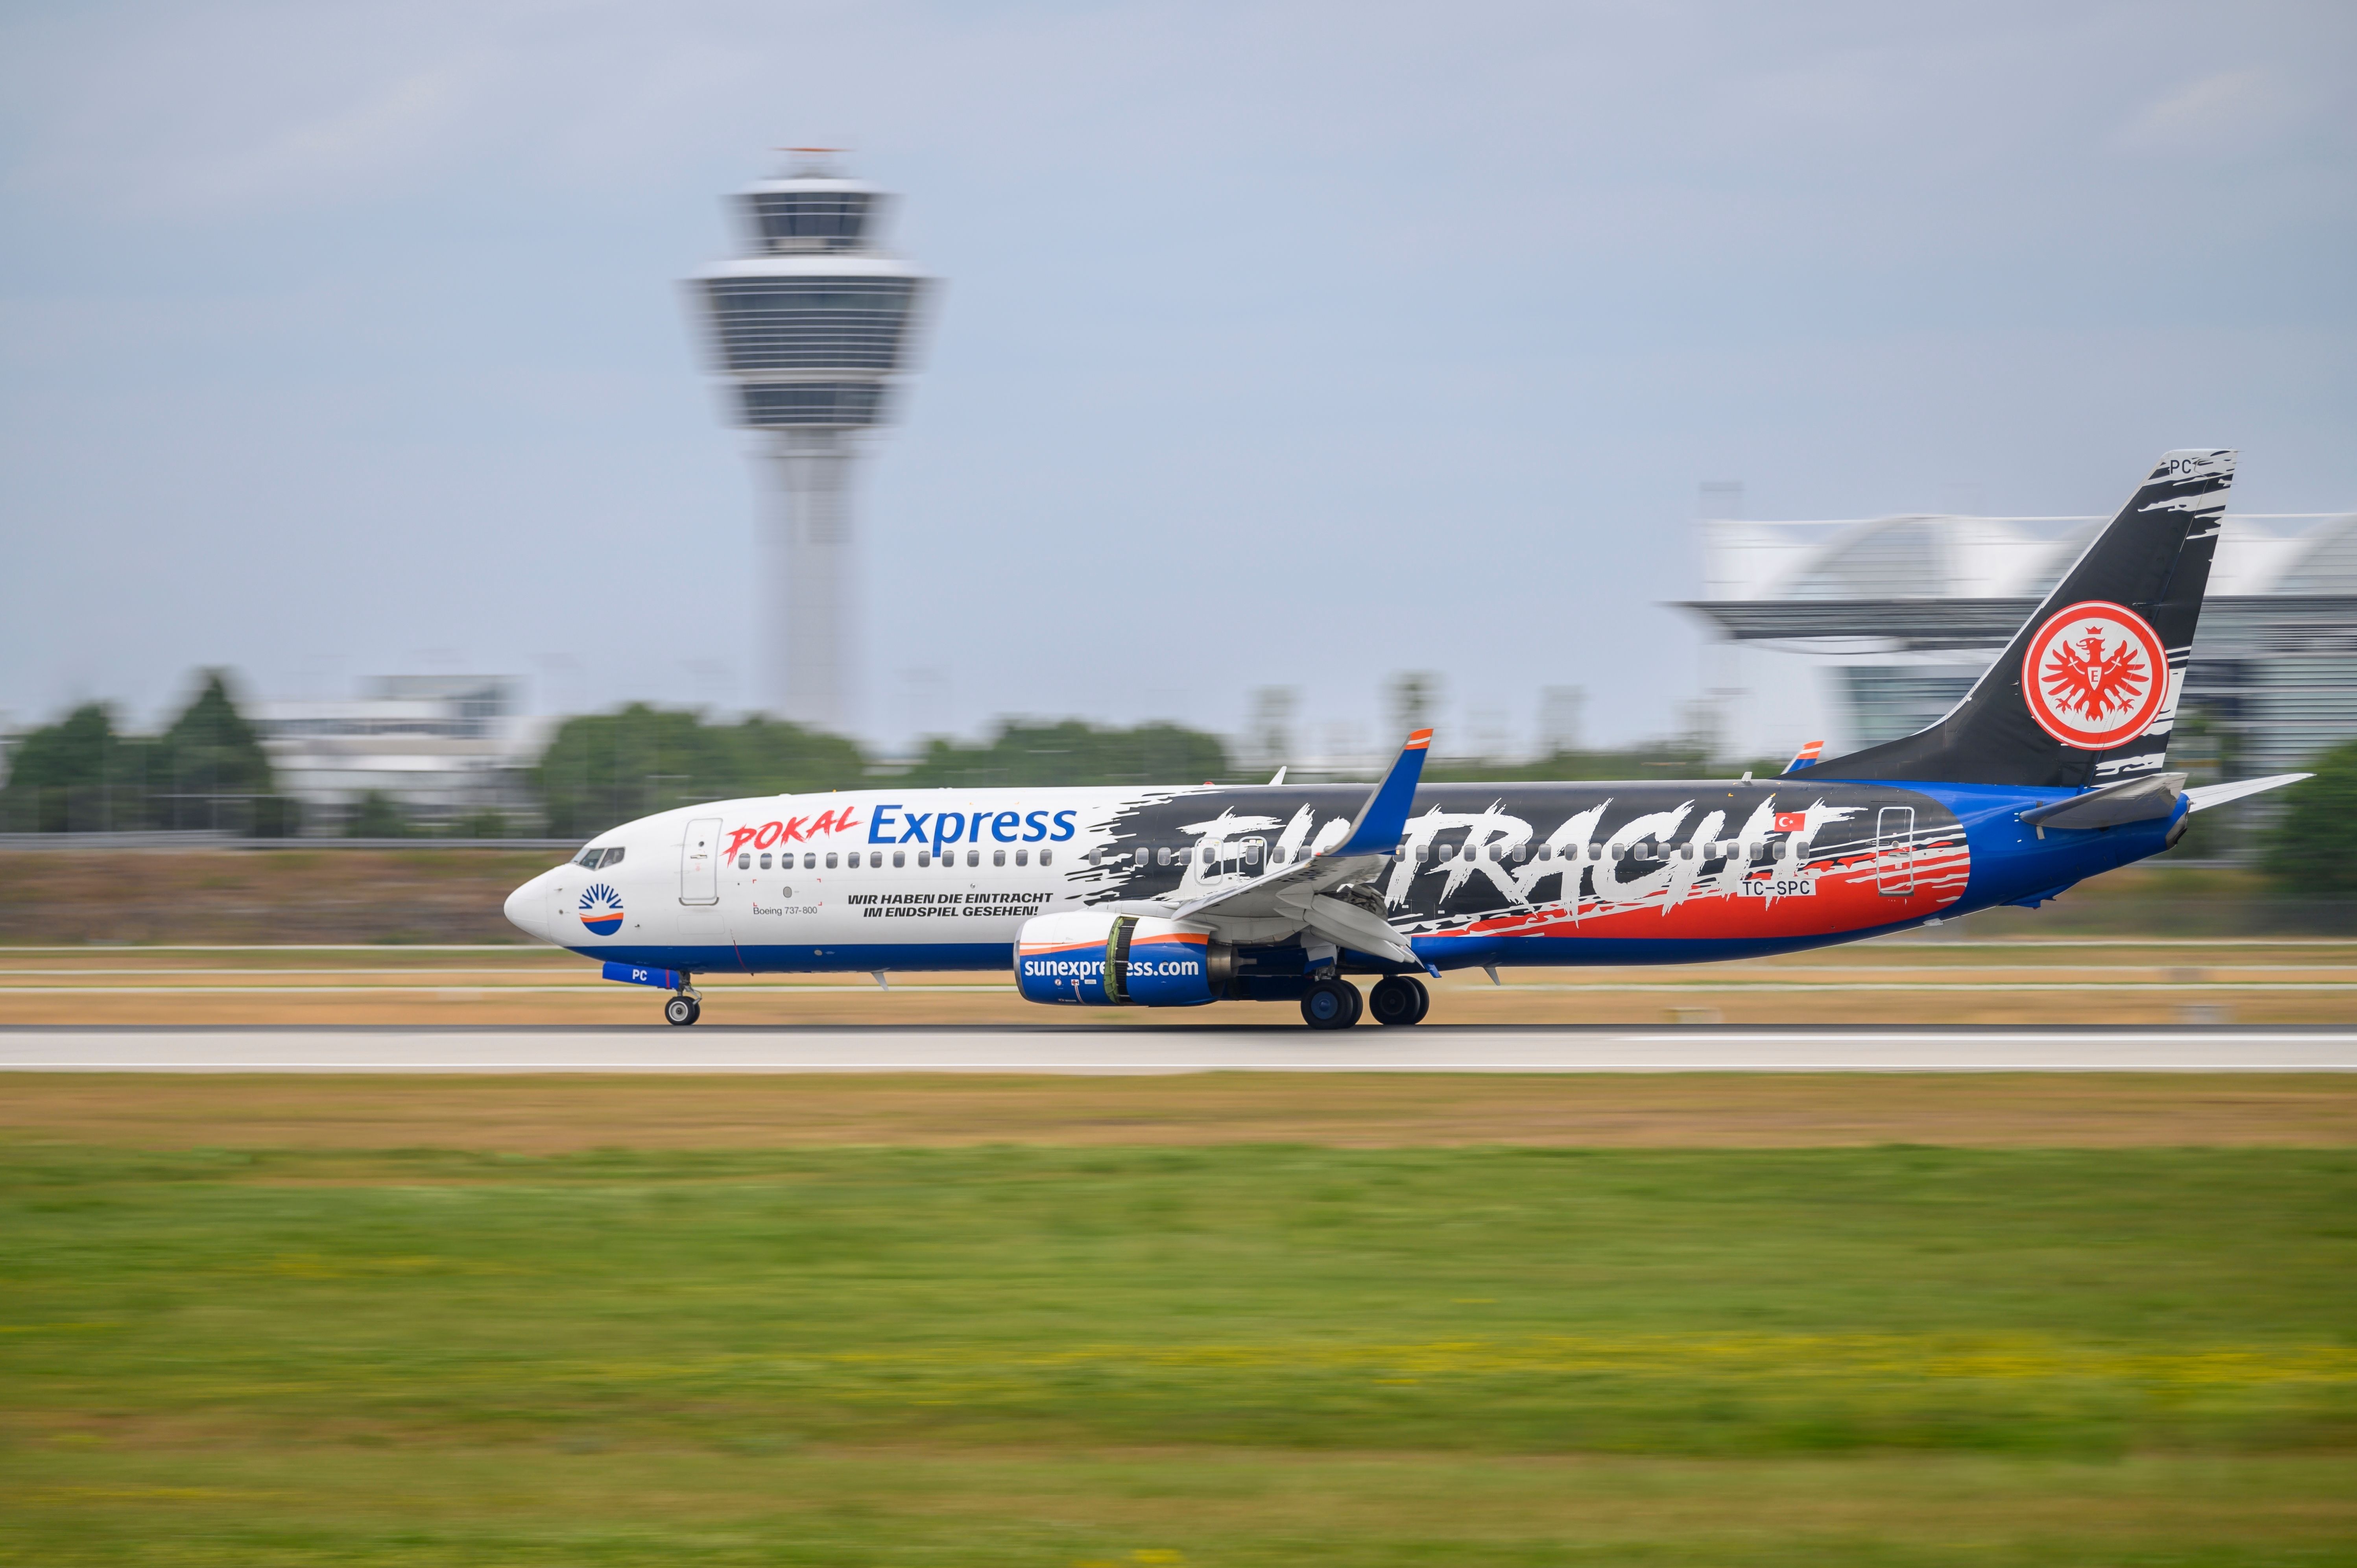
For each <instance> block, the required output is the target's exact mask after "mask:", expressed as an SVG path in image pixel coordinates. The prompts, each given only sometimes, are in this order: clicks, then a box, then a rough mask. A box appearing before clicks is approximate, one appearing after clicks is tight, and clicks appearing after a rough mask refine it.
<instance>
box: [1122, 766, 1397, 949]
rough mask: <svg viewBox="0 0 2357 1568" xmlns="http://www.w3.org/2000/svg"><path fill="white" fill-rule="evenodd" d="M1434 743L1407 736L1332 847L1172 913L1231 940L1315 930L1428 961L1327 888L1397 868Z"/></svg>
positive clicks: (1344, 942)
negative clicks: (1346, 833) (1393, 862)
mask: <svg viewBox="0 0 2357 1568" xmlns="http://www.w3.org/2000/svg"><path fill="white" fill-rule="evenodd" d="M1431 745H1432V732H1431V731H1430V730H1428V729H1420V730H1417V731H1416V732H1415V734H1414V735H1411V736H1408V737H1407V744H1406V745H1405V746H1403V747H1401V748H1400V754H1399V759H1398V760H1397V761H1395V762H1394V763H1393V764H1392V767H1391V771H1390V772H1388V773H1386V774H1384V775H1383V782H1382V783H1380V784H1378V785H1376V786H1375V787H1374V789H1373V790H1372V792H1371V793H1369V795H1368V796H1367V803H1366V804H1365V805H1364V806H1362V807H1361V808H1360V810H1359V814H1358V816H1357V818H1356V819H1355V820H1354V821H1353V822H1351V832H1350V834H1349V836H1348V837H1346V838H1344V839H1343V841H1342V842H1341V843H1339V844H1336V845H1335V846H1334V847H1333V848H1332V849H1329V850H1328V851H1326V852H1325V853H1324V854H1314V855H1311V856H1309V857H1308V859H1306V860H1297V861H1295V862H1294V863H1293V864H1292V865H1288V866H1286V867H1284V868H1283V869H1281V870H1273V871H1271V872H1270V873H1269V874H1268V875H1265V876H1262V877H1258V878H1255V879H1254V880H1253V881H1251V882H1246V883H1243V884H1241V885H1239V886H1234V887H1229V888H1223V889H1222V890H1221V891H1220V892H1217V893H1212V894H1209V895H1207V896H1205V897H1201V898H1198V899H1196V900H1195V901H1194V902H1192V903H1190V904H1183V905H1180V906H1179V908H1176V909H1173V910H1171V911H1170V913H1169V918H1172V919H1176V920H1185V921H1188V922H1189V923H1190V924H1196V925H1205V926H1209V927H1211V929H1213V930H1214V931H1215V932H1219V933H1220V934H1221V935H1222V937H1224V938H1225V939H1226V940H1235V941H1248V942H1269V941H1282V940H1285V939H1286V938H1287V937H1290V936H1293V935H1295V934H1296V933H1297V932H1301V931H1308V932H1309V933H1311V934H1312V935H1315V936H1318V937H1321V938H1323V939H1325V940H1328V941H1330V942H1332V943H1333V944H1334V945H1335V946H1337V947H1347V948H1350V949H1351V950H1354V951H1358V952H1363V953H1372V954H1374V955H1375V956H1377V957H1380V958H1388V959H1391V960H1393V961H1395V962H1399V963H1419V962H1421V960H1419V959H1418V958H1417V957H1416V956H1415V949H1414V948H1412V947H1410V946H1408V944H1407V940H1406V939H1405V938H1404V937H1402V936H1400V935H1399V934H1398V933H1397V932H1396V931H1394V930H1393V929H1392V928H1391V925H1390V923H1389V922H1388V921H1386V920H1384V919H1383V917H1381V916H1380V915H1376V914H1372V913H1371V912H1369V911H1368V910H1365V909H1362V908H1359V907H1358V906H1357V905H1355V904H1351V903H1347V902H1345V901H1344V900H1342V899H1340V898H1333V897H1328V896H1327V890H1328V889H1329V888H1332V887H1339V886H1341V885H1342V884H1343V883H1345V882H1351V881H1356V880H1358V879H1359V878H1361V877H1364V876H1371V875H1373V874H1374V873H1375V872H1376V871H1378V870H1380V869H1381V868H1383V867H1384V866H1387V865H1390V864H1391V859H1392V856H1393V854H1394V853H1396V852H1397V851H1398V849H1399V846H1400V839H1401V836H1402V834H1403V833H1405V832H1406V829H1407V813H1408V806H1409V803H1410V802H1411V801H1413V800H1415V786H1416V781H1417V780H1418V779H1421V778H1422V777H1423V776H1424V757H1425V753H1426V750H1427V749H1429V748H1430V746H1431Z"/></svg>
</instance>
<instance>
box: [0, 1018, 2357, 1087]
mask: <svg viewBox="0 0 2357 1568" xmlns="http://www.w3.org/2000/svg"><path fill="white" fill-rule="evenodd" d="M0 1070H6V1071H17V1072H350V1073H427V1072H446V1073H447V1072H457V1073H477V1072H503V1073H533V1072H721V1073H737V1072H744V1073H821V1072H833V1073H841V1072H975V1073H1058V1074H1082V1075H1087V1074H1124V1073H1135V1074H1158V1073H1191V1072H1481V1073H1515V1072H1528V1073H1576V1072H2350V1071H2357V1031H2350V1030H2345V1029H2312V1030H2311V1029H2298V1028H2282V1029H2225V1028H2218V1029H2044V1030H2035V1029H2002V1028H1999V1029H1948V1030H1910V1029H1890V1028H1872V1027H1867V1028H1857V1029H1757V1028H1743V1029H1737V1028H1699V1029H1698V1028H1667V1029H1642V1028H1595V1029H1564V1028H1554V1027H1543V1026H1534V1027H1523V1028H1433V1027H1417V1028H1409V1029H1397V1030H1393V1029H1383V1028H1378V1027H1374V1026H1365V1025H1362V1026H1360V1027H1358V1028H1355V1029H1351V1030H1347V1031H1341V1032H1337V1033H1333V1034H1316V1033H1312V1032H1311V1031H1309V1030H1308V1029H1304V1028H1300V1027H1297V1026H1296V1027H1290V1028H1273V1029H1271V1028H1232V1027H1222V1026H1202V1025H1193V1026H1189V1025H1159V1024H1154V1025H1139V1026H1125V1027H1113V1028H1095V1027H1089V1026H1052V1025H1051V1026H1044V1027H1010V1028H953V1027H944V1028H896V1027H866V1028H840V1027H828V1028H800V1029H786V1028H777V1029H772V1028H748V1027H737V1028H730V1027H725V1026H709V1025H705V1026H694V1027H690V1028H684V1029H674V1028H671V1027H668V1026H663V1025H660V1024H657V1025H652V1026H642V1027H641V1026H626V1027H612V1028H511V1029H496V1028H468V1027H450V1028H425V1029H420V1028H343V1029H334V1028H303V1027H296V1028H219V1029H175V1028H150V1029H140V1028H112V1027H93V1028H46V1027H16V1028H0Z"/></svg>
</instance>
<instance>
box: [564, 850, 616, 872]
mask: <svg viewBox="0 0 2357 1568" xmlns="http://www.w3.org/2000/svg"><path fill="white" fill-rule="evenodd" d="M573 864H574V865H577V866H580V867H581V868H582V869H583V870H585V871H596V870H597V869H599V868H600V867H603V866H608V865H621V864H622V851H621V847H620V846H619V844H618V845H616V846H614V847H612V848H610V849H609V848H608V847H607V846H605V845H604V844H593V845H591V846H590V847H589V848H587V849H585V850H583V851H582V852H581V853H580V854H576V855H575V856H574V857H573Z"/></svg>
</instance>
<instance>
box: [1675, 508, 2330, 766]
mask: <svg viewBox="0 0 2357 1568" xmlns="http://www.w3.org/2000/svg"><path fill="white" fill-rule="evenodd" d="M2106 521H2109V520H2108V519H2105V518H2094V517H1939V516H1910V517H1884V518H1874V519H1868V520H1864V521H1824V522H1743V521H1706V522H1705V523H1704V524H1703V525H1702V528H1703V557H1704V581H1705V586H1704V595H1703V597H1701V598H1700V599H1696V600H1691V601H1688V602H1686V603H1684V605H1682V606H1681V607H1682V608H1684V609H1686V610H1688V611H1691V612H1692V613H1694V614H1695V615H1696V616H1698V617H1700V618H1702V619H1703V620H1704V621H1705V622H1706V624H1707V625H1708V626H1709V628H1711V630H1712V632H1713V634H1714V635H1715V636H1716V638H1717V639H1718V641H1719V645H1720V646H1719V650H1718V652H1717V669H1716V671H1715V672H1714V675H1713V678H1712V686H1713V691H1712V698H1713V703H1714V707H1715V709H1716V711H1717V715H1718V723H1719V726H1720V732H1721V733H1720V736H1719V737H1718V739H1719V746H1720V749H1722V750H1723V751H1726V752H1727V753H1728V754H1730V755H1737V756H1760V755H1772V754H1774V753H1775V752H1777V751H1778V750H1779V749H1789V747H1790V746H1791V745H1792V742H1793V740H1794V738H1795V736H1798V737H1799V738H1802V739H1808V738H1819V737H1821V738H1823V739H1824V741H1825V742H1826V753H1827V755H1829V756H1830V755H1834V754H1835V753H1836V752H1839V751H1848V750H1853V749H1856V748H1857V747H1859V746H1872V745H1875V744H1877V743H1878V742H1881V741H1885V740H1890V739H1894V738H1896V737H1898V736H1902V735H1909V734H1911V733H1913V732H1914V731H1916V730H1919V729H1921V728H1922V727H1923V726H1924V725H1929V724H1931V723H1932V722H1933V721H1935V720H1937V719H1938V718H1939V717H1940V716H1941V715H1942V714H1945V713H1946V712H1947V711H1948V710H1949V709H1950V708H1951V707H1953V705H1954V704H1955V703H1956V702H1957V700H1958V699H1960V698H1961V697H1963V696H1964V693H1965V691H1966V690H1967V689H1968V688H1969V687H1970V686H1971V685H1972V683H1973V682H1974V681H1975V680H1976V679H1978V678H1979V676H1980V674H1981V672H1982V671H1984V670H1986V668H1987V667H1988V665H1989V662H1990V660H1993V659H1995V658H1996V655H1997V654H1998V653H1999V652H2000V651H2002V650H2003V648H2004V646H2005V644H2006V643H2007V641H2009V640H2010V639H2012V636H2013V634H2014V632H2015V631H2016V630H2018V628H2020V626H2021V624H2022V622H2024V621H2026V620H2028V619H2029V616H2030V613H2031V612H2032V611H2033V610H2035V609H2036V608H2037V607H2038V605H2039V603H2040V601H2041V600H2042V599H2043V598H2044V597H2045V596H2046V595H2047V593H2048V592H2049V591H2050V590H2051V589H2052V587H2053V585H2055V584H2056V583H2057V582H2059V581H2060V580H2061V576H2062V574H2063V572H2064V571H2065V570H2067V569H2068V568H2069V566H2070V565H2071V564H2072V562H2073V561H2075V560H2077V559H2078V557H2079V554H2080V553H2081V552H2082V551H2083V550H2084V549H2085V548H2086V546H2087V543H2088V542H2089V541H2090V540H2091V539H2093V537H2094V535H2095V533H2096V532H2097V531H2098V530H2100V529H2101V528H2102V527H2103V526H2104V523H2105V522H2106ZM2184 708H2185V710H2186V712H2187V714H2189V717H2190V723H2189V724H2188V725H2187V726H2186V730H2185V732H2184V733H2185V735H2186V738H2187V739H2188V740H2190V741H2193V742H2194V745H2193V746H2188V747H2186V748H2185V750H2186V751H2187V752H2188V754H2189V755H2188V756H2187V757H2186V758H2185V759H2186V760H2189V761H2195V760H2199V758H2198V757H2196V756H2194V755H2192V754H2194V753H2201V754H2203V755H2205V756H2206V757H2209V758H2212V759H2214V761H2215V762H2216V763H2217V764H2218V765H2219V766H2222V767H2223V768H2229V769H2231V770H2232V771H2233V772H2234V773H2236V774H2238V775H2256V774H2266V773H2281V772H2288V771H2291V770H2293V769H2296V768H2299V767H2301V766H2302V765H2304V764H2305V763H2307V762H2308V761H2309V759H2310V758H2311V757H2314V756H2315V755H2316V754H2317V753H2318V752H2319V751H2321V750H2323V749H2325V748H2327V747H2330V746H2335V745H2338V744H2339V743H2341V742H2342V741H2346V740H2350V739H2352V738H2357V512H2352V513H2342V514H2338V515H2333V514H2321V513H2318V514H2309V513H2302V514H2297V515H2291V514H2276V515H2248V514H2246V515H2239V516H2237V515H2231V514H2230V515H2229V516H2228V517H2227V519H2226V521H2225V531H2224V532H2223V533H2222V535H2221V536H2220V538H2219V541H2218V554H2217V559H2216V562H2215V564H2214V565H2213V567H2212V571H2211V575H2210V592H2209V597H2208V600H2207V602H2206V603H2205V605H2204V606H2203V608H2202V612H2201V631H2200V634H2199V635H2198V636H2197V637H2196V639H2195V640H2194V645H2193V663H2192V668H2191V670H2190V671H2189V672H2188V674H2187V677H2186V687H2185V695H2184ZM1803 730H1806V731H1807V732H1808V733H1807V734H1806V735H1801V734H1800V733H1799V732H1801V731H1803ZM2176 760H2177V757H2175V756H2172V762H2174V761H2176Z"/></svg>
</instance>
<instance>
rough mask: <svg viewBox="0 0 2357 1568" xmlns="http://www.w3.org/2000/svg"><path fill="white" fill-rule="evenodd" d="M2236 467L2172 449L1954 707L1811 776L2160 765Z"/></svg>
mask: <svg viewBox="0 0 2357 1568" xmlns="http://www.w3.org/2000/svg"><path fill="white" fill-rule="evenodd" d="M2233 478H2234V454H2233V453H2232V452H2226V451H2213V450H2198V451H2186V452H2171V453H2169V455H2168V456H2165V457H2163V458H2162V459H2161V460H2160V463H2159V465H2158V467H2155V468H2154V469H2153V471H2152V473H2151V475H2150V477H2149V478H2147V479H2146V480H2145V482H2144V484H2143V486H2142V487H2141V488H2140V489H2137V491H2136V495H2135V496H2134V497H2133V498H2131V499H2129V501H2128V504H2127V505H2126V507H2124V508H2122V509H2121V510H2120V514H2119V515H2118V516H2117V517H2115V518H2114V519H2113V520H2112V521H2111V523H2110V525H2109V526H2108V527H2106V528H2105V529H2104V532H2101V533H2099V534H2097V535H2096V536H2095V540H2094V542H2093V543H2092V544H2090V545H2088V546H2087V549H2086V553H2084V554H2083V555H2081V556H2080V557H2079V559H2078V561H2077V562H2076V563H2075V564H2073V565H2072V567H2071V569H2070V570H2069V571H2067V572H2065V573H2063V574H2062V580H2061V582H2060V583H2057V584H2056V585H2055V586H2054V591H2053V592H2052V593H2050V594H2049V595H2047V596H2046V600H2045V602H2044V603H2043V604H2041V605H2040V606H2039V607H2038V609H2037V612H2036V613H2035V614H2033V615H2032V616H2031V617H2030V618H2029V620H2028V621H2027V622H2025V623H2024V624H2023V626H2022V628H2021V629H2020V630H2019V631H2018V632H2016V633H2015V634H2014V638H2013V640H2012V642H2011V643H2009V644H2008V645H2007V648H2006V650H2005V651H2004V652H2003V653H2001V654H1999V655H1998V656H1997V660H1996V663H1994V664H1992V665H1990V666H1989V667H1988V670H1987V671H1986V673H1984V674H1983V675H1982V676H1981V678H1980V680H1979V681H1977V682H1975V683H1974V685H1973V689H1972V690H1971V691H1970V692H1969V693H1966V694H1965V696H1964V701H1963V702H1961V703H1957V704H1956V706H1955V708H1954V710H1953V712H1951V713H1950V714H1948V715H1947V716H1946V717H1945V718H1943V719H1942V720H1941V721H1940V722H1939V723H1937V724H1935V725H1932V726H1931V728H1929V729H1926V730H1922V731H1920V732H1918V733H1917V734H1914V735H1910V736H1907V737H1905V738H1904V739H1902V740H1894V741H1890V742H1888V743H1886V744H1884V745H1881V746H1869V747H1867V749H1866V750H1864V751H1857V752H1852V753H1851V754H1850V755H1848V756H1847V757H1831V758H1828V759H1827V760H1825V761H1824V762H1821V763H1819V764H1817V766H1816V768H1814V769H1813V772H1812V777H1814V778H1820V779H1913V780H1923V781H1934V780H1939V781H1947V782H1953V783H1958V784H2020V785H2031V786H2040V787H2048V788H2059V789H2080V788H2084V787H2085V786H2087V785H2090V784H2109V783H2112V782H2113V781H2115V780H2116V779H2132V778H2136V777H2139V776H2141V775H2144V774H2147V773H2158V772H2159V771H2160V769H2161V768H2162V765H2163V764H2164V763H2166V762H2167V761H2168V758H2169V732H2170V730H2171V729H2173V728H2174V727H2175V725H2176V723H2177V704H2178V699H2179V696H2180V695H2181V694H2182V693H2183V690H2184V685H2185V670H2186V665H2187V664H2188V663H2189V662H2190V660H2191V658H2192V654H2193V631H2194V627H2195V625H2196V623H2197V622H2198V621H2199V620H2200V619H2201V596H2202V594H2203V593H2204V592H2205V591H2206V590H2207V589H2208V587H2209V585H2210V561H2211V557H2212V555H2213V554H2215V553H2216V552H2217V548H2218V529H2219V524H2220V521H2221V520H2222V518H2223V517H2224V515H2225V510H2226V490H2227V487H2228V486H2229V485H2231V484H2233Z"/></svg>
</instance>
